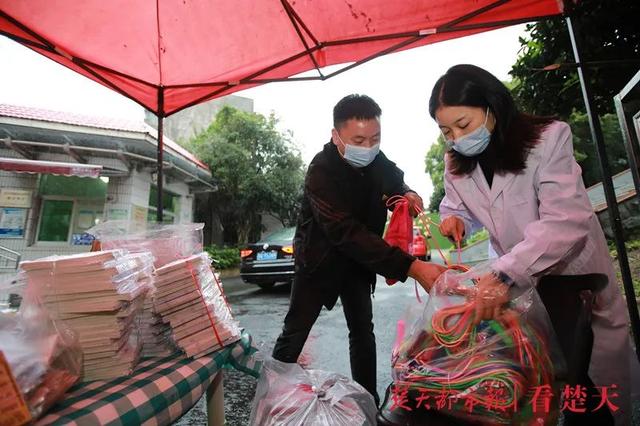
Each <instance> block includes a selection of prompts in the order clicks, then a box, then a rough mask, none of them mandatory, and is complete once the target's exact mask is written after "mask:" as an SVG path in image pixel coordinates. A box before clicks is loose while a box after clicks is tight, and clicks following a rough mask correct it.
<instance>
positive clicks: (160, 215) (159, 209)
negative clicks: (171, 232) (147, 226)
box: [156, 87, 164, 223]
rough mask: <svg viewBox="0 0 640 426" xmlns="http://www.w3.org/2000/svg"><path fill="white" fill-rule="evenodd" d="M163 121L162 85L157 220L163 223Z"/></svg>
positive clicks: (162, 93)
mask: <svg viewBox="0 0 640 426" xmlns="http://www.w3.org/2000/svg"><path fill="white" fill-rule="evenodd" d="M163 121H164V90H163V88H162V87H159V88H158V148H157V149H158V160H157V162H156V166H157V167H158V173H157V175H158V179H157V185H156V186H157V187H158V194H157V195H158V199H157V205H156V207H157V209H156V221H157V222H158V223H161V222H162V221H163V211H162V210H163V205H162V186H163V181H164V178H163V166H164V159H163V154H164V152H163V151H164V132H163V129H162V127H163Z"/></svg>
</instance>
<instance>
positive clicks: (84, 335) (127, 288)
mask: <svg viewBox="0 0 640 426" xmlns="http://www.w3.org/2000/svg"><path fill="white" fill-rule="evenodd" d="M20 270H21V271H20V274H19V277H20V281H21V282H23V283H25V284H26V286H27V289H28V291H30V292H33V293H34V294H36V295H37V297H38V298H39V299H40V300H41V301H42V304H43V306H44V307H46V309H47V311H48V313H49V314H50V315H51V316H52V318H53V319H55V320H59V321H62V322H64V324H65V325H67V326H68V327H69V328H71V329H72V330H73V331H74V332H75V333H76V334H77V335H78V339H79V343H80V346H81V348H82V352H83V354H84V362H83V368H82V377H83V379H84V380H102V379H111V378H114V377H119V376H123V375H127V374H129V373H131V371H132V370H133V368H134V367H135V365H136V364H137V361H138V358H139V355H140V350H141V341H140V338H139V324H138V321H139V315H140V313H141V312H142V308H143V303H144V298H145V295H146V293H147V292H148V291H149V290H150V289H151V288H152V281H151V277H152V273H153V256H152V255H151V254H150V253H133V254H130V253H127V252H126V251H124V250H109V251H101V252H91V253H83V254H76V255H69V256H51V257H47V258H44V259H38V260H35V261H25V262H22V263H21V264H20Z"/></svg>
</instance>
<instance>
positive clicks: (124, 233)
mask: <svg viewBox="0 0 640 426" xmlns="http://www.w3.org/2000/svg"><path fill="white" fill-rule="evenodd" d="M203 228H204V224H203V223H188V224H169V225H167V224H151V223H148V224H146V226H145V227H144V228H141V227H140V225H139V224H137V223H136V222H131V221H122V220H109V221H106V222H103V223H101V224H99V225H96V226H94V227H93V228H91V229H89V230H88V231H87V232H88V233H89V234H91V235H93V236H95V237H96V239H97V240H98V241H100V244H101V247H102V249H103V250H111V249H126V250H128V251H129V252H130V253H139V252H150V253H152V254H153V257H154V258H155V266H156V267H161V266H163V265H166V264H167V263H170V262H173V261H175V260H179V259H183V258H185V257H188V256H191V255H193V254H197V253H200V252H202V250H203V245H202V240H203V234H202V229H203Z"/></svg>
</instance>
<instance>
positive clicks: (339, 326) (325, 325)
mask: <svg viewBox="0 0 640 426" xmlns="http://www.w3.org/2000/svg"><path fill="white" fill-rule="evenodd" d="M434 261H437V260H436V259H434ZM440 263H441V261H440ZM223 285H224V289H225V293H226V294H227V298H228V300H229V303H230V304H231V307H232V309H233V313H234V315H235V317H236V318H237V319H238V321H239V322H240V325H241V326H242V327H244V328H246V329H247V330H248V331H249V333H251V335H252V336H253V338H254V341H255V342H256V343H257V344H258V346H259V347H260V348H261V350H263V351H264V352H266V353H268V354H270V353H271V350H272V349H273V345H274V343H275V341H276V339H277V337H278V335H279V334H280V331H281V328H282V322H283V320H284V316H285V315H286V313H287V310H288V307H289V291H290V287H289V286H287V285H285V284H280V285H277V286H276V287H275V288H273V289H271V290H269V291H265V290H261V289H259V288H258V287H256V286H253V285H249V284H244V283H243V282H242V281H241V280H240V279H239V278H227V279H226V280H223ZM420 291H422V290H420ZM422 294H424V293H422ZM411 303H417V301H416V297H415V290H414V284H413V280H411V279H409V280H407V282H405V283H397V284H396V285H394V286H392V287H389V286H387V284H386V283H385V282H384V278H382V277H378V282H377V285H376V292H375V298H374V327H375V334H376V341H377V349H378V393H379V394H380V395H381V396H383V395H384V391H385V388H386V386H387V385H388V384H389V383H390V382H391V361H390V358H391V348H392V346H393V342H394V340H395V333H396V323H397V321H398V319H399V318H401V317H402V315H403V313H404V312H405V310H406V308H407V306H409V304H411ZM347 335H348V331H347V324H346V321H345V319H344V314H343V312H342V306H341V305H340V301H338V304H337V305H336V307H334V308H333V310H331V311H327V310H326V309H323V310H322V312H321V314H320V317H319V318H318V321H317V322H316V324H315V326H314V328H313V329H312V330H311V334H310V336H309V340H308V341H307V344H306V346H305V349H304V351H303V356H304V361H302V360H301V362H304V363H305V364H306V365H308V367H309V368H317V369H322V370H328V371H333V372H337V373H340V374H343V375H345V376H347V377H351V370H350V367H349V341H348V337H347ZM255 385H256V380H255V379H253V378H252V377H249V376H246V375H243V374H241V373H238V372H236V371H225V381H224V395H225V416H226V422H227V423H226V424H227V425H228V426H244V425H247V424H248V422H249V416H250V414H251V403H252V400H253V395H254V393H255ZM205 413H206V411H205V405H204V399H202V400H200V402H198V404H196V406H195V407H194V408H193V409H192V410H191V411H190V412H189V413H187V414H185V416H184V417H183V418H182V419H181V420H180V421H179V422H178V423H177V425H179V426H187V425H206V414H205Z"/></svg>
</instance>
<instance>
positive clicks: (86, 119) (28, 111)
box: [0, 104, 209, 170]
mask: <svg viewBox="0 0 640 426" xmlns="http://www.w3.org/2000/svg"><path fill="white" fill-rule="evenodd" d="M0 116H2V117H12V118H23V119H27V120H38V121H46V122H51V123H62V124H71V125H75V126H83V127H93V128H96V129H106V130H119V131H126V132H139V133H147V134H149V135H150V136H152V137H153V138H154V139H157V130H156V129H154V128H153V127H151V126H149V125H148V124H146V123H144V122H138V121H132V120H127V119H123V118H110V117H96V116H90V115H85V114H75V113H70V112H64V111H53V110H49V109H44V108H35V107H27V106H19V105H7V104H0ZM163 140H164V144H165V147H167V148H169V149H171V150H173V151H175V152H176V153H177V154H179V155H181V156H182V157H184V158H185V159H187V160H189V161H191V162H192V163H194V164H196V165H198V166H199V167H201V168H203V169H205V170H209V167H207V165H206V164H204V163H203V162H202V161H200V160H199V159H198V158H197V157H196V156H195V155H193V154H192V153H190V152H189V151H187V150H186V149H185V148H183V147H182V146H180V145H179V144H178V143H176V142H174V141H172V140H171V139H169V138H168V137H166V136H164V138H163Z"/></svg>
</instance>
